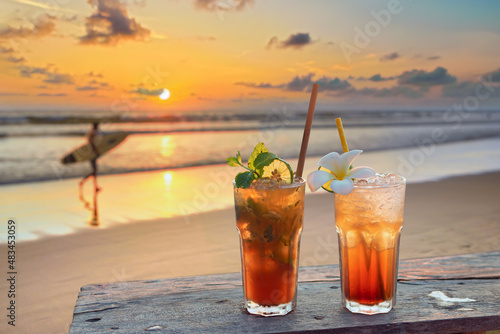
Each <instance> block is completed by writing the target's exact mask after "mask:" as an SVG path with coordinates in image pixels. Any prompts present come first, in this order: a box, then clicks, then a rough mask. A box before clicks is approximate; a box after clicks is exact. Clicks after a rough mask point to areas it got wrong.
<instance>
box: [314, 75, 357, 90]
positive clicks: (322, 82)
mask: <svg viewBox="0 0 500 334" xmlns="http://www.w3.org/2000/svg"><path fill="white" fill-rule="evenodd" d="M315 83H317V84H318V85H319V89H318V91H319V92H321V91H337V90H345V89H347V88H351V87H352V85H351V84H350V83H349V82H348V81H347V80H340V79H339V78H334V79H332V78H328V77H325V76H324V77H322V78H320V79H319V80H316V81H315Z"/></svg>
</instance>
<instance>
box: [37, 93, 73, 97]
mask: <svg viewBox="0 0 500 334" xmlns="http://www.w3.org/2000/svg"><path fill="white" fill-rule="evenodd" d="M38 96H55V97H61V96H66V93H57V94H49V93H40V94H38Z"/></svg>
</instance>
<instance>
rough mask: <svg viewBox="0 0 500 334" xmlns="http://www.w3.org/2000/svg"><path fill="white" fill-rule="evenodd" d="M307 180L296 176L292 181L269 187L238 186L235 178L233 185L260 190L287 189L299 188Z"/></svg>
mask: <svg viewBox="0 0 500 334" xmlns="http://www.w3.org/2000/svg"><path fill="white" fill-rule="evenodd" d="M305 184H306V180H305V179H304V178H303V177H300V178H298V177H296V176H295V177H294V178H293V182H292V183H278V184H277V186H274V185H273V186H269V187H262V188H251V187H248V188H236V180H233V187H234V188H235V189H243V190H245V189H259V190H267V189H286V188H298V187H301V186H305Z"/></svg>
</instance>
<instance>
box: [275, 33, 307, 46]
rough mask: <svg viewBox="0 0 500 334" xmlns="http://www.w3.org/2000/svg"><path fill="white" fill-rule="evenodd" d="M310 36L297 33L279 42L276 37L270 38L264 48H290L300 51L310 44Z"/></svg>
mask: <svg viewBox="0 0 500 334" xmlns="http://www.w3.org/2000/svg"><path fill="white" fill-rule="evenodd" d="M312 43H313V41H312V40H311V36H309V33H300V32H299V33H297V34H292V35H290V36H289V37H288V38H287V39H286V40H284V41H281V42H279V41H278V37H272V38H271V39H270V40H269V42H268V43H267V46H266V48H267V49H270V48H271V47H273V46H276V47H278V48H283V49H284V48H292V49H300V48H303V47H304V46H306V45H308V44H312Z"/></svg>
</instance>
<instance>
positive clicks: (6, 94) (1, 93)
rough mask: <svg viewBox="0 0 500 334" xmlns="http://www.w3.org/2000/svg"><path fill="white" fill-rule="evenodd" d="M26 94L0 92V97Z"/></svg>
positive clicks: (23, 94)
mask: <svg viewBox="0 0 500 334" xmlns="http://www.w3.org/2000/svg"><path fill="white" fill-rule="evenodd" d="M25 95H26V93H10V92H0V96H25Z"/></svg>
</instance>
